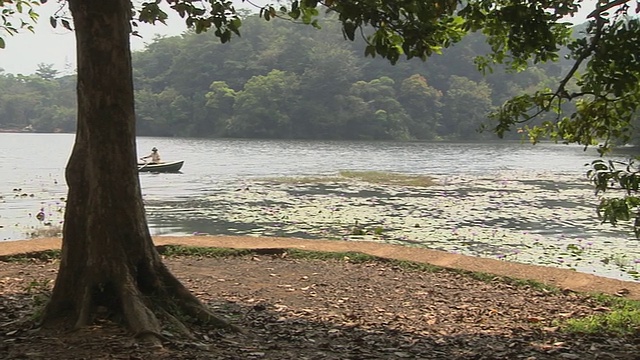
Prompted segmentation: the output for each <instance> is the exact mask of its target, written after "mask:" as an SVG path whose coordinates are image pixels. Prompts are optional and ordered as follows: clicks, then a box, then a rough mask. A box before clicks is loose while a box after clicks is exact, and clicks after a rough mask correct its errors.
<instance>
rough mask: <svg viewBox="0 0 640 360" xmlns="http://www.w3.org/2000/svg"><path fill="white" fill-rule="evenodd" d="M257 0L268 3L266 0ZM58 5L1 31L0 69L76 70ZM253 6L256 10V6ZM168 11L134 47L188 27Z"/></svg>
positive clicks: (143, 27) (16, 71)
mask: <svg viewBox="0 0 640 360" xmlns="http://www.w3.org/2000/svg"><path fill="white" fill-rule="evenodd" d="M592 1H593V0H586V1H584V3H585V7H584V11H582V12H583V13H584V14H583V15H582V16H581V20H580V21H579V22H581V21H584V16H585V15H586V14H587V13H588V12H590V11H591V9H590V6H588V5H589V3H591V2H592ZM235 2H236V3H237V4H238V5H236V7H237V8H241V7H247V6H246V5H244V6H243V3H242V2H241V1H240V0H237V1H235ZM256 2H258V3H262V4H264V3H267V1H265V0H261V1H256ZM271 2H274V1H271ZM245 4H246V3H245ZM58 6H59V5H58V3H57V2H56V1H50V2H47V4H46V5H43V6H40V7H38V8H37V9H36V10H37V12H38V13H39V14H40V16H41V17H40V21H39V22H38V24H37V25H36V29H35V34H32V33H30V32H28V31H27V32H23V33H21V34H19V35H17V36H6V35H5V34H2V36H3V37H4V39H5V41H6V48H5V49H0V69H3V70H4V71H5V72H7V73H12V74H25V75H26V74H32V73H33V72H34V71H35V70H36V68H37V65H38V64H40V63H44V64H53V65H54V68H55V69H56V70H58V71H59V72H60V73H61V74H67V73H71V72H73V71H74V69H75V62H76V59H75V37H74V35H73V33H72V32H70V31H68V30H66V29H64V28H62V27H60V26H58V27H57V28H56V29H54V28H52V27H51V25H50V24H49V17H50V16H51V15H52V14H53V13H54V12H55V11H56V10H57V8H58ZM251 9H253V10H255V8H251ZM168 14H169V22H168V23H169V26H165V25H162V24H158V25H156V26H152V25H148V24H141V25H140V27H139V29H138V31H139V32H140V34H141V35H142V36H143V38H142V39H140V38H137V37H133V38H132V48H133V49H134V50H139V49H142V48H144V45H145V43H149V42H151V41H152V40H153V37H154V35H155V34H159V35H168V36H171V35H179V34H181V33H182V32H184V31H185V30H186V26H185V25H184V22H183V20H182V19H181V18H180V17H179V16H177V14H176V13H172V12H171V10H169V11H168Z"/></svg>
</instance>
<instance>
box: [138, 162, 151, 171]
mask: <svg viewBox="0 0 640 360" xmlns="http://www.w3.org/2000/svg"><path fill="white" fill-rule="evenodd" d="M147 165H149V163H148V162H145V163H144V165H142V166H141V167H139V168H138V171H140V170H142V169H144V168H145V167H147Z"/></svg>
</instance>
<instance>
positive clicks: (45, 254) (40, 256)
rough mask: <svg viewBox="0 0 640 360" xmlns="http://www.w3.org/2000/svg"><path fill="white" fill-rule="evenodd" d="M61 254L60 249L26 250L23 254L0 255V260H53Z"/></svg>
mask: <svg viewBox="0 0 640 360" xmlns="http://www.w3.org/2000/svg"><path fill="white" fill-rule="evenodd" d="M61 254H62V251H61V250H59V249H55V250H44V251H34V252H28V253H24V254H16V255H6V256H0V261H4V262H29V261H34V260H37V261H53V260H58V259H60V255H61Z"/></svg>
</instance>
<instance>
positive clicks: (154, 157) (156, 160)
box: [140, 147, 162, 164]
mask: <svg viewBox="0 0 640 360" xmlns="http://www.w3.org/2000/svg"><path fill="white" fill-rule="evenodd" d="M147 159H151V161H149V162H148V164H160V163H161V162H162V160H160V153H159V152H158V149H157V148H155V147H154V148H153V149H151V154H149V155H147V156H143V157H141V158H140V160H144V161H145V162H147V161H146V160H147Z"/></svg>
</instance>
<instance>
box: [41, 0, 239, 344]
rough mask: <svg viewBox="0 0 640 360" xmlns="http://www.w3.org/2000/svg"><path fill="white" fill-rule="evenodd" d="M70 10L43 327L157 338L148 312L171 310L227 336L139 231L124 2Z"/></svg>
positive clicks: (143, 226) (72, 0)
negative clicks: (57, 222) (58, 246)
mask: <svg viewBox="0 0 640 360" xmlns="http://www.w3.org/2000/svg"><path fill="white" fill-rule="evenodd" d="M69 7H70V9H71V13H72V16H73V19H74V27H75V33H76V42H77V45H76V47H77V57H78V58H77V63H78V84H77V92H78V126H77V133H76V139H75V143H74V146H73V150H72V154H71V157H70V159H69V163H68V164H67V168H66V180H67V185H68V187H69V193H68V197H67V205H66V212H65V219H64V220H65V221H64V228H63V242H62V259H61V264H60V269H59V272H58V275H57V279H56V282H55V286H54V289H53V293H52V296H51V299H50V301H49V303H48V304H47V306H46V308H45V311H44V315H43V318H42V320H43V325H45V326H48V325H59V324H60V322H61V321H62V322H64V323H66V324H68V325H73V326H75V327H81V326H85V325H88V324H90V323H91V322H92V321H93V319H94V317H95V316H96V314H97V312H98V310H99V309H108V310H109V313H110V314H114V315H115V316H116V317H115V318H117V319H120V320H122V321H123V323H124V324H125V325H126V326H128V327H129V329H130V330H131V331H132V332H133V333H134V334H156V335H157V334H159V333H160V329H161V323H160V321H159V320H158V318H157V317H156V316H155V315H154V313H160V314H163V313H164V314H167V315H169V316H171V315H172V314H171V311H172V310H173V311H175V309H178V310H179V311H181V312H183V313H184V314H187V315H192V316H193V318H195V319H200V320H206V321H209V322H213V324H215V325H218V326H222V327H230V326H231V325H230V324H229V323H227V322H226V321H225V320H223V319H219V318H217V317H215V316H214V315H213V314H212V313H211V312H209V310H208V309H207V308H206V307H205V306H204V305H203V304H201V303H200V302H199V301H198V299H197V298H195V297H194V296H193V295H192V294H191V293H190V292H189V291H188V290H187V289H186V288H185V287H184V286H183V285H182V284H181V283H180V282H179V281H178V280H177V279H176V278H175V277H174V276H173V275H172V274H171V273H170V272H169V271H168V269H167V268H166V267H165V265H164V264H163V263H162V260H161V258H160V256H159V254H158V252H157V251H156V249H155V247H154V244H153V242H152V239H151V235H150V233H149V230H148V227H147V221H146V217H145V212H144V204H143V202H142V194H141V191H140V182H139V179H138V171H137V166H136V163H137V161H136V160H137V156H136V145H135V114H134V98H133V80H132V69H131V51H130V47H129V36H130V20H131V2H130V1H129V0H91V1H87V0H69ZM169 309H171V310H169ZM174 320H175V317H174Z"/></svg>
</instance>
